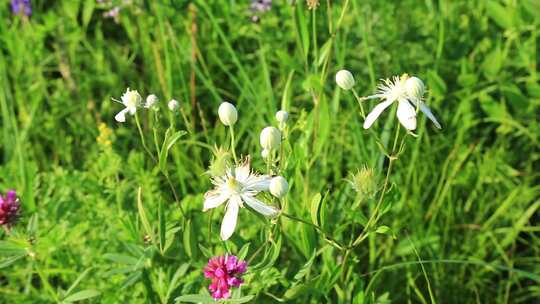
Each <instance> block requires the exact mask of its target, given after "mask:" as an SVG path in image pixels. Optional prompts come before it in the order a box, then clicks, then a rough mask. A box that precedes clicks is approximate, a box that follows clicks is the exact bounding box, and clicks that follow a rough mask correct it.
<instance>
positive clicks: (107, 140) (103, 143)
mask: <svg viewBox="0 0 540 304" xmlns="http://www.w3.org/2000/svg"><path fill="white" fill-rule="evenodd" d="M98 131H99V135H98V137H97V138H96V141H97V143H98V144H99V145H100V147H101V148H104V149H105V148H107V147H110V146H111V145H112V141H111V137H112V135H113V132H112V130H111V129H109V127H107V125H106V124H104V123H100V124H99V126H98Z"/></svg>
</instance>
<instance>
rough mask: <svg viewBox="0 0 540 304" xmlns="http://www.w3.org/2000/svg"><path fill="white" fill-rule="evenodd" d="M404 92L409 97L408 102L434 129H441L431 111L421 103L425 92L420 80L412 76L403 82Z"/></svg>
mask: <svg viewBox="0 0 540 304" xmlns="http://www.w3.org/2000/svg"><path fill="white" fill-rule="evenodd" d="M405 91H406V92H407V94H408V95H409V98H410V101H411V102H412V103H413V104H414V105H415V106H417V107H418V108H419V109H420V111H422V113H424V114H425V115H426V116H427V118H429V120H431V121H432V122H433V124H434V125H435V127H437V128H439V129H441V124H439V122H438V121H437V118H435V116H434V115H433V113H431V109H430V108H429V107H428V106H427V105H426V104H425V103H424V102H423V101H422V98H423V97H424V92H425V86H424V83H423V82H422V80H421V79H420V78H418V77H414V76H413V77H411V78H409V79H407V81H405Z"/></svg>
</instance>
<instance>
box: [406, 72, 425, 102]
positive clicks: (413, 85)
mask: <svg viewBox="0 0 540 304" xmlns="http://www.w3.org/2000/svg"><path fill="white" fill-rule="evenodd" d="M424 90H425V86H424V83H423V82H422V80H420V78H418V77H414V76H413V77H411V78H409V79H407V80H406V81H405V92H406V93H407V95H409V96H410V97H414V98H417V99H421V98H422V96H424Z"/></svg>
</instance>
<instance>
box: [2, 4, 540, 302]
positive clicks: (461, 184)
mask: <svg viewBox="0 0 540 304" xmlns="http://www.w3.org/2000/svg"><path fill="white" fill-rule="evenodd" d="M293 2H296V3H291V2H287V1H274V3H273V6H272V9H271V10H270V11H268V12H266V13H260V14H257V18H256V19H257V22H253V20H254V19H255V18H253V13H252V12H250V11H249V9H248V8H249V2H248V1H225V0H215V1H193V2H191V1H181V0H170V1H166V0H163V1H135V0H134V1H131V2H130V3H129V4H124V3H123V2H122V4H120V2H119V3H118V4H116V5H121V9H120V11H119V14H118V16H117V17H116V18H107V17H105V16H104V14H105V13H107V12H108V11H109V10H110V8H111V7H110V6H107V5H106V4H103V3H98V2H94V1H91V0H88V1H79V0H74V1H67V0H65V1H45V0H43V1H40V0H37V1H32V7H33V12H32V15H31V16H30V17H29V18H27V17H24V16H16V15H13V14H12V12H11V10H10V8H9V1H2V2H1V4H2V5H1V6H0V106H1V116H0V119H1V126H2V137H1V140H0V145H1V146H0V155H1V157H2V165H1V167H0V185H1V189H2V191H4V190H5V189H8V188H13V189H17V190H18V191H19V194H20V195H21V201H22V204H23V210H24V211H23V217H22V220H21V222H20V223H19V224H18V226H17V227H15V228H14V230H13V232H12V235H11V236H9V237H8V236H6V235H5V234H1V235H0V239H1V240H0V255H1V256H2V257H1V259H0V302H2V303H49V302H62V301H63V302H75V301H78V300H81V299H83V300H84V299H86V300H85V301H88V302H95V303H119V302H121V303H124V302H130V303H139V302H140V303H148V302H155V303H172V302H174V299H175V298H176V297H177V296H179V295H182V294H196V293H199V292H200V291H202V290H203V289H205V286H206V283H207V282H205V281H204V278H203V276H202V271H201V269H202V267H203V265H204V264H205V263H206V261H207V257H206V256H207V255H209V254H214V255H215V254H220V253H224V252H225V250H226V247H225V246H228V247H227V248H228V249H229V250H230V251H232V252H239V251H240V249H241V248H244V250H247V252H248V255H247V256H248V257H250V256H252V255H253V253H254V252H255V251H256V250H257V248H260V246H261V245H264V244H265V242H267V240H268V238H269V234H268V233H269V231H273V230H275V229H276V228H275V227H277V226H276V225H272V223H269V222H267V221H261V220H260V219H259V218H257V217H256V216H254V215H248V214H243V216H242V215H241V222H240V224H239V227H238V230H237V233H236V234H235V235H234V236H233V238H232V239H231V242H228V244H227V245H224V243H223V242H221V241H219V240H218V237H217V234H216V233H215V232H216V231H218V229H219V224H220V221H221V211H216V212H213V213H209V214H203V213H202V211H201V209H202V200H203V198H202V195H203V193H204V192H205V191H207V190H208V189H210V187H211V185H210V181H209V178H208V176H207V175H205V172H206V170H207V168H208V166H209V163H210V161H211V159H212V153H211V152H210V151H209V150H208V149H207V148H205V147H204V146H203V145H200V144H198V143H201V142H202V143H207V144H208V145H210V146H214V145H218V146H219V145H224V144H225V143H226V129H225V128H224V127H223V126H222V125H220V124H219V121H218V120H217V106H218V105H219V103H220V102H221V101H222V100H229V101H233V102H234V103H235V104H236V105H237V108H238V110H239V122H238V124H237V132H238V133H237V134H238V138H239V144H238V151H240V154H243V155H247V154H251V155H252V158H253V162H254V167H255V168H257V169H259V170H260V171H263V170H264V168H265V165H264V162H263V160H262V159H261V157H260V156H259V155H260V148H259V146H258V134H259V132H260V130H261V129H262V128H263V127H264V126H266V125H269V124H275V122H274V117H273V115H274V113H275V112H276V111H277V110H279V109H281V108H283V109H286V110H287V111H289V113H290V115H291V117H290V129H289V138H287V140H286V142H285V147H284V148H285V149H286V151H287V155H288V158H287V160H286V162H285V174H284V176H286V177H287V179H288V180H289V184H290V185H291V192H290V193H289V204H288V205H289V207H288V208H289V210H288V212H289V213H292V214H295V215H296V216H298V217H301V218H304V219H306V220H307V221H313V222H316V223H318V224H320V226H321V227H322V228H323V229H324V230H325V231H327V232H329V233H331V235H332V236H333V237H334V238H335V239H338V240H341V241H342V242H343V243H348V242H349V241H350V239H351V238H352V237H353V235H357V234H358V233H359V232H360V231H361V226H362V225H363V224H365V221H366V217H367V216H368V215H369V214H370V210H372V209H373V207H374V202H372V201H371V200H360V201H359V199H358V197H356V194H355V192H354V190H353V189H352V187H351V186H350V184H349V183H347V179H349V178H350V174H351V173H354V172H356V170H357V169H359V168H361V167H362V166H363V165H369V166H371V167H373V168H375V172H376V176H378V178H380V179H382V178H383V177H384V176H382V175H383V169H384V166H385V163H384V162H383V161H382V159H383V158H382V157H381V152H380V150H379V149H378V148H377V146H376V145H375V142H374V141H373V139H372V138H371V137H370V134H369V132H366V131H365V130H363V129H362V119H361V117H360V115H359V111H358V106H357V104H356V101H355V99H354V97H353V96H352V94H349V92H345V91H340V90H339V89H338V88H337V87H336V85H335V83H334V79H333V77H334V74H335V72H336V71H337V70H339V69H341V68H347V69H349V70H351V71H352V72H353V74H354V75H355V78H356V81H357V86H356V89H357V90H358V91H359V92H360V93H361V94H363V95H367V94H370V93H372V92H373V91H374V90H375V86H376V83H377V81H378V79H379V78H386V77H389V76H391V75H400V74H402V73H409V74H412V75H416V76H418V77H420V78H422V79H424V81H425V82H426V85H427V87H428V90H429V91H428V97H427V103H428V104H429V105H430V106H431V107H432V109H433V110H434V112H435V114H436V115H437V117H439V120H440V121H441V122H442V125H443V129H442V130H441V131H439V130H437V129H435V128H433V127H432V126H431V125H430V124H429V123H426V122H425V118H422V119H421V121H420V122H421V123H419V129H418V130H417V133H418V134H419V137H418V138H412V137H411V138H409V139H408V140H407V145H406V149H405V151H404V153H403V154H401V155H400V157H399V160H398V161H397V162H396V167H395V170H394V172H393V175H392V176H391V182H392V187H391V192H390V193H389V194H388V196H387V198H388V201H389V202H388V204H387V205H385V209H384V210H385V214H384V216H383V217H382V218H381V220H380V224H381V225H382V226H380V227H379V229H378V232H379V233H373V234H370V236H369V238H368V239H367V240H366V242H364V243H362V244H361V245H360V246H359V247H357V248H356V249H355V250H354V254H353V255H352V256H353V257H352V258H351V259H352V260H353V264H352V265H353V266H352V267H350V268H349V269H345V271H342V270H343V268H342V261H343V259H344V257H343V255H342V252H339V251H337V250H336V249H335V248H333V247H331V246H328V245H327V243H326V242H325V241H324V240H322V239H321V238H320V237H319V236H318V235H317V233H316V231H315V230H314V229H312V228H311V227H309V226H305V225H299V224H298V223H294V222H291V221H289V220H287V219H282V220H281V222H280V223H281V225H282V229H281V232H280V233H279V234H278V235H277V236H276V238H275V239H273V240H272V242H273V243H272V245H271V246H268V247H264V248H265V249H264V250H263V252H262V253H261V254H260V255H258V256H255V257H254V261H253V262H252V263H251V266H252V271H251V272H250V274H248V276H247V279H246V282H247V284H246V287H245V288H244V287H243V288H242V292H244V291H245V292H244V293H245V294H250V295H254V296H255V297H256V298H249V299H246V298H244V299H246V300H250V301H253V302H257V303H273V302H276V301H289V302H293V303H321V302H322V303H387V302H396V303H403V302H414V303H417V302H420V303H427V302H439V303H474V302H477V303H486V302H487V303H491V302H497V303H532V302H534V301H537V300H538V298H539V297H540V287H539V286H540V285H539V282H540V276H539V275H538V274H539V273H540V258H539V257H540V238H539V237H540V235H539V232H540V226H539V225H538V219H539V216H538V214H539V213H538V208H539V207H540V200H539V190H540V188H539V183H538V180H539V174H538V169H540V167H539V150H538V147H539V145H540V143H539V139H538V134H540V125H539V123H538V120H539V115H540V109H539V105H540V84H539V76H538V72H537V69H538V62H537V61H538V55H539V51H538V49H539V47H538V41H539V38H538V37H539V31H540V30H539V22H540V20H539V18H540V14H539V13H538V12H540V2H538V1H536V0H520V1H516V0H501V1H495V0H482V1H445V0H439V1H434V0H425V1H416V0H404V1H320V2H321V3H320V5H319V6H317V7H316V8H315V9H311V10H310V9H308V7H307V5H306V3H304V2H303V1H293ZM312 2H313V1H312ZM344 6H346V9H343V8H344ZM126 87H130V88H133V89H137V90H139V91H140V92H141V94H143V96H145V95H147V94H150V93H155V94H157V95H158V96H159V97H160V107H161V111H160V120H159V121H158V122H157V124H158V125H159V126H160V128H159V132H160V136H161V137H162V138H163V136H164V134H163V132H162V131H163V130H164V129H165V128H166V127H168V126H170V125H172V126H173V128H174V129H175V130H186V131H188V133H187V135H185V136H184V137H182V138H181V139H180V140H179V141H178V143H177V144H176V145H175V146H174V147H173V148H172V149H171V151H170V157H169V162H168V165H167V168H168V169H167V170H168V172H169V174H170V177H171V180H172V183H173V184H174V186H175V188H176V189H177V192H178V194H179V195H180V199H181V204H182V206H183V208H184V210H185V212H186V213H187V214H189V216H188V217H184V216H183V215H182V212H181V210H180V209H179V207H178V204H176V203H174V197H173V193H172V191H170V189H169V188H168V186H167V182H166V180H165V179H164V177H163V175H162V174H160V172H159V169H157V168H154V166H153V164H152V162H151V160H150V159H148V157H146V156H145V154H144V150H143V149H142V147H141V145H140V141H139V137H138V136H137V130H136V127H135V124H134V121H133V120H131V121H130V120H128V122H126V123H124V124H118V123H116V122H115V121H114V119H113V117H114V115H115V114H116V112H118V111H119V107H118V104H116V103H114V102H112V101H111V97H114V98H119V97H120V95H121V94H122V93H123V92H124V91H125V88H126ZM172 98H175V99H177V100H179V101H180V102H181V108H182V111H181V112H182V115H173V114H172V113H170V112H169V111H168V110H167V108H166V101H168V100H170V99H172ZM142 115H143V127H144V130H145V132H148V134H150V132H152V129H151V128H150V127H149V122H150V121H152V117H150V115H149V114H144V113H143V114H142ZM382 117H383V118H384V120H387V122H386V123H383V122H379V123H378V124H377V125H376V126H375V127H373V132H377V133H380V135H381V136H382V138H383V140H384V139H385V138H386V141H388V134H387V132H388V131H389V130H390V129H391V127H392V124H393V123H394V122H393V119H390V118H391V117H392V116H391V114H390V113H386V114H383V116H382ZM386 143H387V142H384V143H383V144H386ZM139 187H140V188H141V189H142V191H141V197H140V199H139V200H138V199H137V194H138V189H139ZM355 202H356V203H355ZM381 227H386V228H381ZM388 227H389V228H390V229H387V228H388ZM263 228H269V229H263ZM209 229H211V231H212V232H211V233H210V230H209ZM149 238H150V239H149ZM154 238H155V239H154ZM150 244H158V245H157V246H150ZM247 244H249V245H247ZM246 246H248V247H246ZM420 260H425V261H426V262H425V263H423V264H420V263H419V261H420ZM237 296H238V294H237ZM535 299H536V300H535Z"/></svg>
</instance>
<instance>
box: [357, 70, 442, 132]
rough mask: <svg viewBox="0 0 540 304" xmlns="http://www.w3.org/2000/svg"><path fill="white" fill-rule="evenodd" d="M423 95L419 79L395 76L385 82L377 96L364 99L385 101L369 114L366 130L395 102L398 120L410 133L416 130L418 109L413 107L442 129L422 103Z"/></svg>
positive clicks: (379, 87)
mask: <svg viewBox="0 0 540 304" xmlns="http://www.w3.org/2000/svg"><path fill="white" fill-rule="evenodd" d="M423 94H424V84H423V83H422V81H421V80H420V79H419V78H417V77H409V76H408V75H407V74H404V75H402V76H401V77H397V76H394V77H393V78H392V80H390V79H385V80H383V83H382V84H380V85H379V86H378V88H377V93H376V94H374V95H371V96H368V97H364V98H365V99H375V98H380V99H382V100H384V101H383V102H381V103H379V104H378V105H376V106H375V108H373V110H372V111H371V112H370V113H369V114H368V116H367V117H366V120H365V121H364V129H368V128H369V127H371V125H373V123H374V122H375V120H377V118H378V117H379V116H380V115H381V113H382V112H383V111H384V110H385V109H386V108H388V107H389V106H390V105H392V104H393V103H394V102H395V101H397V102H398V108H397V118H398V120H399V122H400V123H401V124H402V125H403V126H404V127H405V129H407V130H409V131H412V130H415V129H416V109H415V107H414V106H413V105H415V106H418V107H419V109H420V111H422V112H423V113H425V114H426V116H427V117H428V118H429V119H430V120H431V121H433V123H434V124H435V126H436V127H437V128H440V127H441V125H440V124H439V122H437V119H435V116H433V114H432V113H431V110H430V109H429V107H428V106H427V105H426V104H425V103H424V102H422V96H423ZM411 103H412V104H411Z"/></svg>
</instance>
